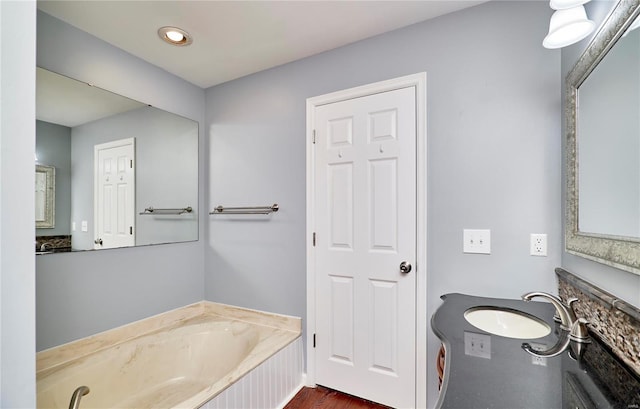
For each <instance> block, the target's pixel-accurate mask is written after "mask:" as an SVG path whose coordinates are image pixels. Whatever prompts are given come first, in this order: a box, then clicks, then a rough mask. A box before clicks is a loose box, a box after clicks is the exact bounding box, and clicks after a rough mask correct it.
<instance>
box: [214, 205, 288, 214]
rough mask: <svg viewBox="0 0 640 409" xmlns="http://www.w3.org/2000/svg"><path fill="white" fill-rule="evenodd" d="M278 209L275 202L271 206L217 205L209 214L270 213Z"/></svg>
mask: <svg viewBox="0 0 640 409" xmlns="http://www.w3.org/2000/svg"><path fill="white" fill-rule="evenodd" d="M279 209H280V207H278V204H277V203H275V204H273V205H271V206H245V207H224V206H218V207H216V208H215V209H213V210H212V211H210V212H209V214H270V213H273V212H277V211H278V210H279Z"/></svg>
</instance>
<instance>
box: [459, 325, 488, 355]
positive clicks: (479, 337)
mask: <svg viewBox="0 0 640 409" xmlns="http://www.w3.org/2000/svg"><path fill="white" fill-rule="evenodd" d="M464 354H465V355H469V356H477V357H478V358H485V359H491V336H490V335H486V334H478V333H476V332H471V331H465V332H464Z"/></svg>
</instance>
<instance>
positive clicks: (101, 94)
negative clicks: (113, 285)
mask: <svg viewBox="0 0 640 409" xmlns="http://www.w3.org/2000/svg"><path fill="white" fill-rule="evenodd" d="M36 80H37V82H36V157H37V158H38V159H37V160H38V163H39V164H40V163H41V164H46V165H48V166H49V167H55V172H54V173H51V174H47V175H52V176H51V177H52V183H51V187H53V186H55V199H53V202H52V206H51V207H46V206H40V207H38V205H36V208H37V209H38V208H40V209H45V211H44V213H47V211H46V209H49V208H50V209H53V208H55V209H56V211H55V214H54V215H53V212H51V213H52V218H53V221H52V223H51V226H50V227H46V226H45V225H44V224H41V223H38V225H37V226H36V227H37V228H36V252H37V253H38V252H39V251H38V250H39V249H43V251H40V253H41V254H44V253H47V254H50V253H52V252H53V253H55V252H62V251H82V250H97V249H106V248H118V247H131V246H143V245H153V244H165V243H176V242H185V241H195V240H198V123H197V122H196V121H192V120H190V119H187V118H184V117H181V116H179V115H175V114H173V113H170V112H166V111H163V110H160V109H158V108H155V107H152V106H149V105H147V104H144V103H141V102H138V101H133V100H131V99H128V98H125V97H122V96H120V95H116V94H113V93H111V92H109V91H106V90H103V89H100V88H97V87H94V86H91V85H90V84H86V83H84V82H80V81H76V80H74V79H71V78H68V77H65V76H62V75H59V74H57V73H53V72H51V71H47V70H45V69H42V68H38V69H37V78H36ZM125 142H126V143H125ZM125 145H126V146H125ZM43 180H45V179H43ZM40 196H42V197H43V198H44V196H43V195H40ZM36 197H37V198H39V196H38V194H37V193H36ZM47 214H48V213H47ZM43 244H44V245H45V246H42V245H43ZM44 249H46V251H44Z"/></svg>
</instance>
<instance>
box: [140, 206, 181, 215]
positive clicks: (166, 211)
mask: <svg viewBox="0 0 640 409" xmlns="http://www.w3.org/2000/svg"><path fill="white" fill-rule="evenodd" d="M192 211H193V209H192V208H191V206H188V207H183V208H177V209H156V208H154V207H153V206H149V207H147V208H146V209H144V212H140V214H141V215H143V214H146V215H149V214H178V215H179V214H183V213H191V212H192Z"/></svg>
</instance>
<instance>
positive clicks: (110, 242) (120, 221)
mask: <svg viewBox="0 0 640 409" xmlns="http://www.w3.org/2000/svg"><path fill="white" fill-rule="evenodd" d="M134 156H135V140H134V139H133V138H128V139H122V140H118V141H113V142H108V143H103V144H99V145H95V147H94V161H95V167H94V169H95V175H94V180H95V185H94V189H95V192H94V197H95V202H94V203H95V208H94V213H95V214H94V220H95V230H94V231H95V232H96V238H95V241H94V243H95V245H94V248H96V249H106V248H114V247H128V246H134V245H135V226H134V224H135V167H134V166H135V165H134V162H135V161H134Z"/></svg>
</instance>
